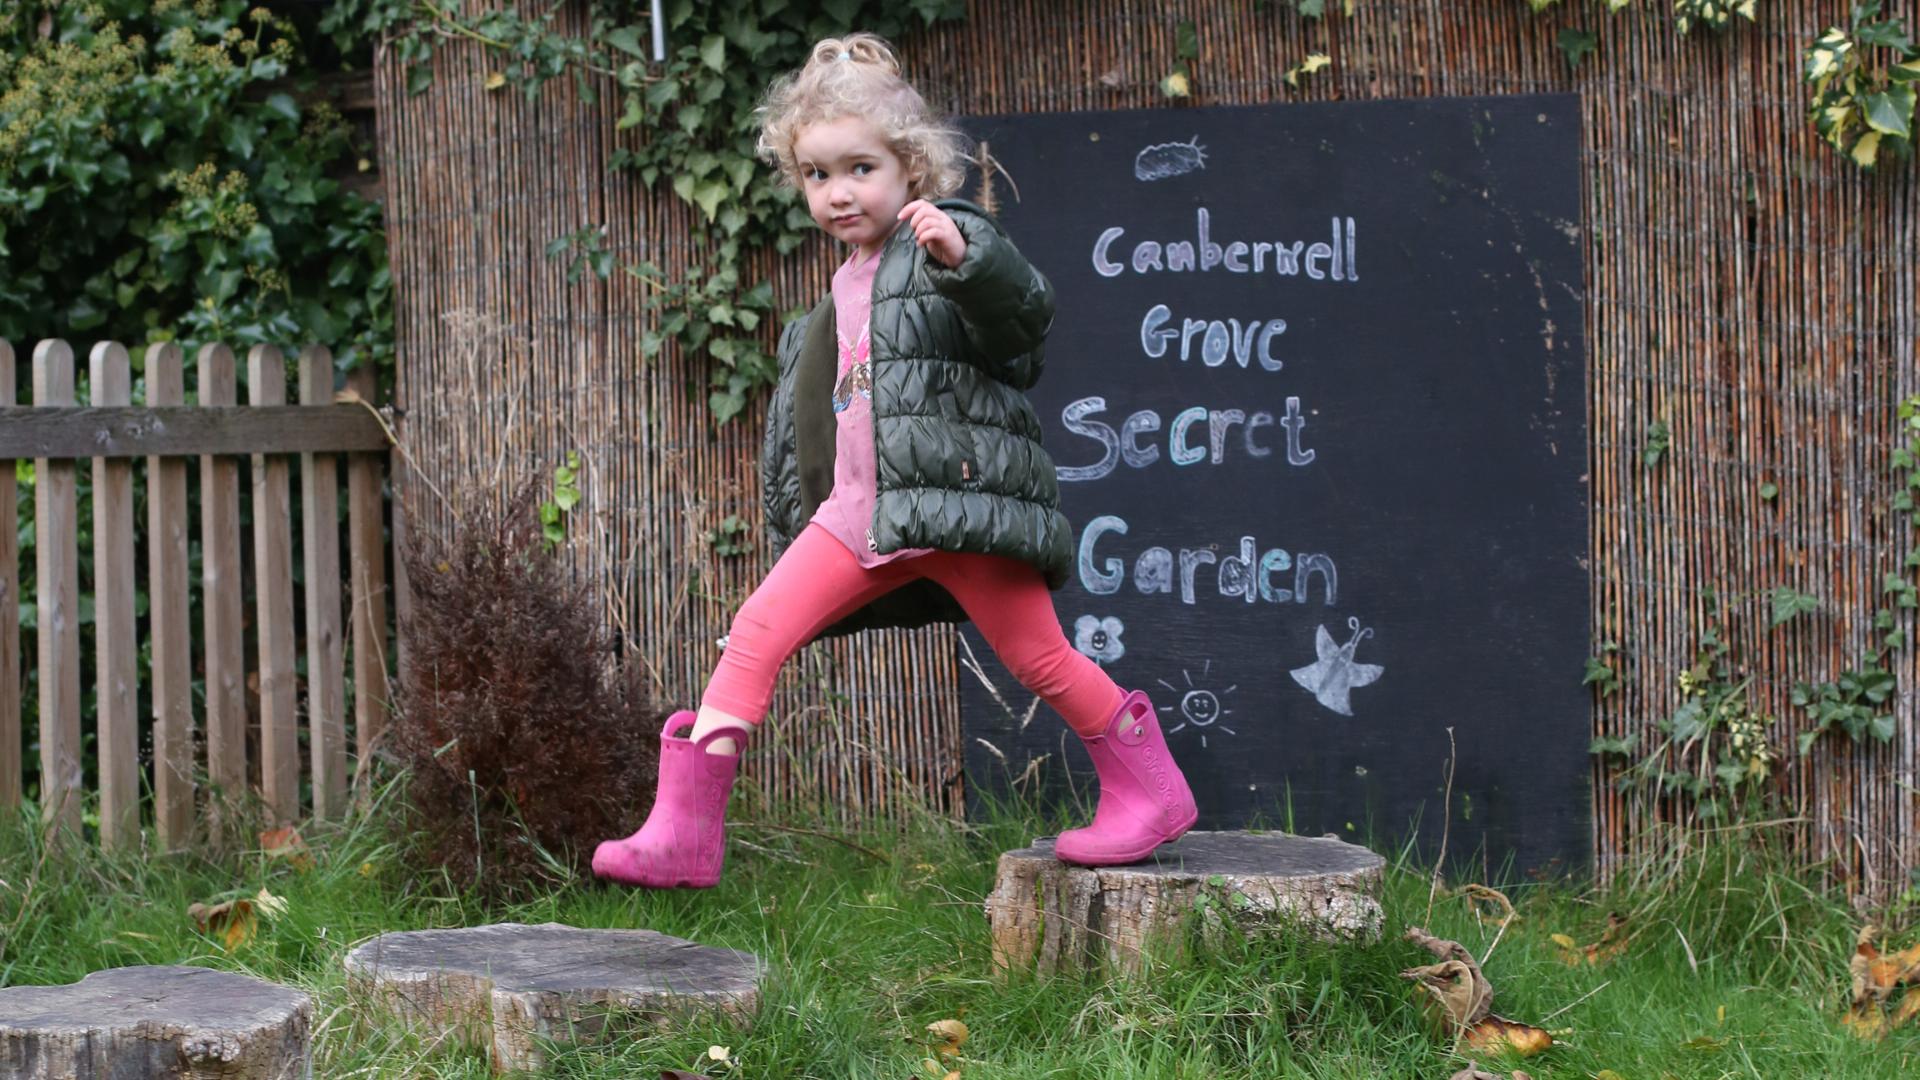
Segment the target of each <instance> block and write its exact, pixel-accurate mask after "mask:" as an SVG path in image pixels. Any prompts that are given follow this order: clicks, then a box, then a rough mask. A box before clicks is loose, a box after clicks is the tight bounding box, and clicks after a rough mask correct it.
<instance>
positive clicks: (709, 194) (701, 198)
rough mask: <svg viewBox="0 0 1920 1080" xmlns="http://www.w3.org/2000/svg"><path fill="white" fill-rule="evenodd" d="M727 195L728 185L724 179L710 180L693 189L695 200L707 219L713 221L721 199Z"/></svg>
mask: <svg viewBox="0 0 1920 1080" xmlns="http://www.w3.org/2000/svg"><path fill="white" fill-rule="evenodd" d="M726 197H727V185H726V182H725V181H723V180H708V181H705V182H703V183H701V184H698V185H696V186H695V187H694V189H693V201H694V203H695V204H696V205H698V206H699V207H700V210H701V212H702V213H704V214H706V215H707V220H708V221H712V220H713V215H714V213H715V211H717V210H719V208H720V200H722V199H724V198H726Z"/></svg>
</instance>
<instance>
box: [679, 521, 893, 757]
mask: <svg viewBox="0 0 1920 1080" xmlns="http://www.w3.org/2000/svg"><path fill="white" fill-rule="evenodd" d="M916 561H918V560H917V559H902V560H899V561H897V562H891V563H883V564H881V565H879V566H875V567H871V568H868V567H863V566H861V565H860V563H859V561H858V560H857V559H855V558H854V557H853V553H852V552H850V551H848V550H847V549H846V546H845V545H843V544H842V543H840V541H838V540H836V539H834V538H833V535H832V534H831V533H828V532H827V531H826V530H825V529H822V528H820V527H819V526H817V525H808V526H807V527H806V528H804V529H802V530H800V535H799V536H797V537H795V538H794V541H793V543H792V544H791V545H790V546H788V548H787V550H786V551H785V552H784V553H783V554H782V555H781V556H780V561H779V562H777V563H775V564H774V566H773V569H772V570H769V571H768V572H767V576H766V578H765V580H763V581H761V582H760V586H759V587H758V588H756V589H754V590H753V595H751V596H749V597H747V599H746V602H745V603H743V604H741V605H740V610H739V611H737V612H735V613H734V616H733V626H732V629H731V630H729V631H728V634H727V647H726V649H725V650H724V651H723V652H722V653H721V654H720V662H719V664H717V665H716V666H715V667H714V670H713V678H712V679H710V680H709V681H708V682H707V692H706V693H705V694H704V695H703V696H702V697H701V699H700V711H699V713H698V715H697V716H696V718H695V720H694V726H693V735H692V737H693V739H694V740H695V741H698V740H699V739H701V738H703V737H704V736H705V735H706V734H707V733H708V732H710V731H712V730H713V729H715V728H721V727H726V728H745V727H751V726H753V725H755V724H758V723H759V722H760V721H761V720H762V719H763V718H765V716H766V715H767V706H768V705H770V704H772V702H773V683H774V679H775V678H776V677H777V676H778V675H779V673H780V665H782V664H784V663H786V661H787V658H788V657H790V656H792V655H793V654H794V653H795V652H796V651H798V650H799V648H800V646H802V645H804V644H806V643H807V642H808V641H810V640H812V638H813V636H814V635H815V634H818V633H819V632H820V631H821V630H822V629H825V628H826V627H827V626H829V625H831V624H832V623H834V622H836V621H838V620H839V619H841V618H843V617H845V616H846V615H848V614H849V613H851V612H853V611H854V610H855V609H857V608H859V607H860V606H861V605H862V604H865V603H867V602H868V601H870V600H872V599H874V598H875V597H878V596H882V595H884V594H886V593H888V592H891V591H892V590H893V589H895V588H897V587H898V586H900V585H902V584H904V583H905V582H906V581H907V580H909V579H910V578H911V577H912V576H913V575H912V573H911V571H910V570H908V569H907V567H908V565H909V564H911V563H913V562H916ZM707 748H708V752H709V753H716V754H731V753H733V752H734V749H735V746H734V740H732V739H731V738H724V737H723V738H718V739H715V740H713V741H712V742H710V743H708V744H707Z"/></svg>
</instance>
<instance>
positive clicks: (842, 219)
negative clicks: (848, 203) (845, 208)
mask: <svg viewBox="0 0 1920 1080" xmlns="http://www.w3.org/2000/svg"><path fill="white" fill-rule="evenodd" d="M859 220H860V215H859V214H841V215H839V216H838V217H836V218H834V219H833V223H834V224H835V225H841V226H845V225H851V224H853V223H854V222H856V221H859Z"/></svg>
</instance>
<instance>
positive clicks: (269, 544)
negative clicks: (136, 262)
mask: <svg viewBox="0 0 1920 1080" xmlns="http://www.w3.org/2000/svg"><path fill="white" fill-rule="evenodd" d="M247 400H248V402H250V403H251V404H254V405H284V404H286V401H287V364H286V360H285V359H283V358H282V356H281V354H280V350H279V349H276V348H274V347H273V346H271V345H255V346H254V347H253V348H251V349H249V350H247ZM287 490H288V468H287V459H286V458H285V457H283V456H281V455H278V454H255V455H253V565H254V574H255V577H254V595H255V599H256V604H257V611H258V615H257V617H256V618H255V619H254V622H255V624H256V626H257V628H258V632H259V635H260V788H261V790H260V795H261V798H262V799H263V800H265V802H266V805H267V811H268V813H269V814H271V815H272V816H273V817H274V818H275V819H277V820H279V821H283V822H285V821H292V820H293V819H294V818H295V817H297V816H299V813H300V733H299V729H298V726H297V725H298V724H299V716H298V715H297V713H296V708H297V703H296V700H295V697H294V684H293V676H294V672H293V508H292V504H291V502H290V501H289V498H288V493H287Z"/></svg>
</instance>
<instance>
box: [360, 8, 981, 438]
mask: <svg viewBox="0 0 1920 1080" xmlns="http://www.w3.org/2000/svg"><path fill="white" fill-rule="evenodd" d="M964 15H965V3H964V0H824V2H821V3H818V4H798V3H793V2H791V0H711V2H703V3H695V2H694V0H672V2H670V3H668V4H667V5H666V13H665V26H664V31H665V36H666V41H667V43H668V46H669V47H668V50H667V57H666V59H665V61H655V60H654V59H653V54H652V50H651V45H650V43H651V41H652V27H651V26H650V25H648V23H647V19H648V17H649V16H648V12H647V8H646V5H645V4H640V3H634V2H630V0H624V2H615V0H598V2H596V3H594V4H592V5H591V8H590V19H589V29H588V32H587V34H586V36H585V37H584V38H582V37H576V36H573V35H569V34H563V33H560V32H558V31H556V30H555V29H554V27H553V25H552V19H553V10H552V9H549V10H547V11H545V12H542V13H540V14H536V15H531V16H529V15H525V14H522V13H520V12H517V11H511V10H506V11H492V10H489V11H480V12H475V13H473V14H470V15H469V14H466V13H464V12H463V11H462V10H461V9H460V7H459V6H458V4H457V3H456V2H454V0H445V2H442V3H432V2H418V3H403V2H399V0H345V2H343V3H339V4H336V5H335V6H334V9H333V10H332V12H330V14H329V15H328V18H327V22H326V25H327V26H328V27H329V28H331V29H332V30H333V31H334V32H337V33H342V34H347V35H353V34H364V33H377V34H382V35H386V36H387V37H388V38H389V39H390V40H392V41H393V42H394V43H395V44H396V48H397V50H398V52H397V55H398V56H399V57H400V59H401V60H402V61H404V62H405V63H407V65H408V71H409V74H408V85H409V86H410V87H412V88H413V89H414V90H415V92H419V91H423V90H425V89H426V88H427V87H428V86H430V85H431V80H432V76H431V74H430V69H429V68H427V67H426V66H425V64H424V61H426V60H427V59H429V58H430V57H431V56H432V55H433V50H434V48H435V47H436V45H437V44H438V43H440V42H445V41H450V40H457V41H465V42H478V43H480V44H483V45H486V46H487V47H489V48H491V49H494V50H496V51H497V53H498V55H499V62H500V65H501V66H500V68H499V69H498V70H497V72H496V73H495V74H496V76H497V79H496V80H490V85H497V86H500V87H503V88H504V87H507V86H513V87H517V88H519V89H520V90H522V91H523V92H524V93H526V94H527V95H529V96H534V95H536V94H538V92H539V90H540V87H541V86H542V85H543V84H545V83H546V82H548V81H549V80H551V79H554V78H557V77H561V76H563V75H567V76H570V77H571V78H572V79H573V80H574V82H575V85H576V86H577V87H578V89H579V91H580V93H581V94H582V96H583V98H584V99H585V100H588V101H597V100H599V95H600V94H603V93H604V94H610V95H614V96H616V97H617V99H618V101H619V102H620V110H619V117H618V120H617V121H616V122H615V127H616V128H618V129H621V130H626V129H630V128H637V129H639V136H640V137H639V138H638V139H637V140H635V141H634V142H633V143H632V144H631V145H629V146H626V147H623V148H622V149H621V150H619V151H617V152H616V153H615V155H614V157H613V160H612V163H611V164H612V167H613V168H614V169H616V170H619V171H622V172H626V173H628V174H630V175H632V176H633V177H635V178H636V179H637V180H638V182H639V183H641V184H642V185H644V186H646V187H648V188H650V189H657V188H659V187H660V186H661V185H663V184H664V185H666V187H667V188H668V190H671V191H672V193H673V194H674V196H676V197H677V198H679V199H681V200H682V201H684V202H686V203H687V204H689V205H690V206H693V207H695V208H697V209H698V210H699V216H698V218H697V221H698V232H697V235H696V240H697V241H698V250H699V251H700V253H701V257H700V261H698V262H696V263H695V264H694V265H692V266H690V267H689V268H688V269H687V270H685V271H684V272H683V273H680V274H678V275H676V276H674V277H673V278H671V279H670V278H669V277H668V276H667V275H666V274H665V273H664V272H663V271H662V270H661V268H660V267H659V266H657V265H656V264H654V263H652V262H647V261H642V262H637V263H623V262H621V261H620V260H618V259H616V258H615V256H614V254H613V253H612V252H610V251H608V250H607V249H606V248H605V246H604V240H605V229H604V227H603V226H601V225H598V224H592V223H589V224H585V225H583V226H582V227H581V228H580V229H578V230H575V231H573V232H571V233H568V234H566V235H563V236H560V237H555V238H553V239H552V241H551V242H550V243H549V245H548V248H547V253H548V256H549V257H551V258H564V259H567V260H568V274H569V277H570V278H577V277H578V276H579V275H580V274H581V273H587V272H590V273H592V274H593V275H594V276H595V277H598V278H602V279H604V278H607V277H610V276H611V275H613V274H614V273H615V272H624V273H627V274H630V275H633V276H635V277H638V278H641V279H643V280H645V281H646V282H647V284H648V286H649V295H648V299H647V306H648V308H649V310H651V311H652V312H653V313H654V315H655V323H654V326H653V328H652V329H650V330H648V331H647V332H646V333H645V334H644V335H643V336H642V340H641V348H642V351H643V353H644V354H645V355H647V356H649V357H652V356H655V355H657V354H659V352H660V351H661V349H663V348H665V347H666V346H667V345H668V343H672V344H674V345H675V346H676V347H677V348H678V349H679V350H680V351H681V353H682V354H683V355H688V356H699V355H705V356H707V357H709V358H710V359H711V360H712V361H713V363H712V365H711V369H710V376H709V387H708V390H709V393H708V397H707V405H708V408H709V410H710V411H711V412H712V414H713V416H714V419H715V420H716V422H718V423H721V424H724V423H726V422H728V421H730V420H732V419H733V418H734V417H736V416H738V415H739V414H740V413H741V412H742V411H743V410H744V409H745V408H746V405H747V402H748V401H749V400H750V398H751V397H752V396H753V394H754V393H755V392H756V391H758V390H760V389H761V388H764V387H768V386H771V385H772V384H773V383H774V381H775V380H776V378H777V377H778V374H779V372H778V367H777V363H776V361H775V358H774V357H773V356H772V354H771V353H770V351H769V349H768V346H769V338H770V335H769V334H768V333H767V332H766V328H767V327H768V325H769V323H770V322H771V321H772V317H773V315H774V310H773V290H772V286H771V284H770V283H769V282H767V281H765V280H756V279H754V277H753V275H752V274H751V273H750V271H749V267H748V261H749V260H750V259H751V258H752V256H753V255H754V254H755V253H757V252H765V251H772V252H776V253H778V254H782V255H784V254H787V253H790V252H792V251H793V250H794V249H795V248H797V247H799V246H800V244H801V242H802V241H803V240H805V239H806V237H807V236H808V235H809V234H810V233H811V232H812V231H813V230H814V229H815V225H814V223H813V219H812V218H811V217H810V216H809V215H808V213H807V209H806V205H805V203H804V201H803V200H802V199H801V198H800V197H799V195H798V193H797V192H795V191H794V190H793V189H791V188H789V187H785V186H782V185H778V184H775V183H772V182H770V180H769V176H768V174H767V172H766V166H765V165H764V164H763V163H761V162H760V161H759V160H758V158H756V157H755V155H754V142H755V138H756V136H757V134H758V131H759V128H758V124H757V123H756V121H755V118H754V115H753V111H754V108H755V107H756V106H757V105H758V104H759V101H760V96H761V94H762V93H763V92H764V90H765V88H766V82H767V79H768V77H769V73H770V72H775V71H783V70H788V69H791V68H795V67H798V66H799V65H800V64H802V63H804V62H805V60H806V56H807V51H808V50H809V49H810V48H811V47H812V45H813V43H814V42H815V41H817V40H819V39H820V38H823V37H827V36H831V35H835V34H843V33H846V32H848V31H850V30H854V29H864V30H871V31H874V32H876V33H879V34H881V35H882V36H886V37H890V38H897V37H899V36H900V35H902V34H904V33H906V32H908V31H909V30H910V29H912V28H915V27H926V26H931V25H933V24H934V23H936V22H940V21H942V20H953V19H959V18H962V17H964Z"/></svg>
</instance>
